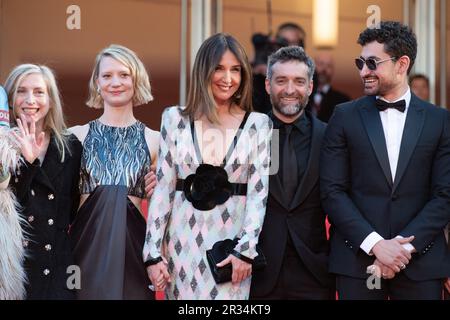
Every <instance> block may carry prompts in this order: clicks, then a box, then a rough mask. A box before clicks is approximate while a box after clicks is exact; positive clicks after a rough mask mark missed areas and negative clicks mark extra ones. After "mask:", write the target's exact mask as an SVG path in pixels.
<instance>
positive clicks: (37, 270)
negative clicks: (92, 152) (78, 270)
mask: <svg viewBox="0 0 450 320" xmlns="http://www.w3.org/2000/svg"><path fill="white" fill-rule="evenodd" d="M68 145H69V148H70V153H69V152H66V155H65V159H64V162H62V163H61V155H60V153H59V151H58V149H57V146H56V143H55V139H54V137H53V136H52V138H51V141H50V144H49V146H48V150H47V153H46V155H45V158H44V161H43V163H42V166H40V162H39V160H36V161H35V162H34V163H32V164H30V163H25V165H23V166H21V167H20V170H18V172H17V175H16V176H14V177H12V179H11V185H12V187H13V190H14V191H15V194H16V196H17V199H18V201H19V203H20V205H21V206H22V215H23V217H24V220H25V223H24V224H25V226H24V230H25V232H27V233H28V236H27V238H28V239H27V240H26V241H24V243H23V245H24V247H26V249H27V258H26V261H25V269H26V272H27V277H28V285H27V298H28V299H71V298H73V297H74V296H73V292H72V291H70V290H69V289H68V288H67V279H68V277H69V276H70V275H71V274H68V273H67V272H66V271H67V267H68V266H70V265H72V264H73V257H72V253H71V248H70V242H69V237H68V228H69V225H70V222H71V219H72V218H73V217H74V215H75V213H76V210H77V209H78V203H79V192H78V181H79V172H80V158H81V152H82V146H81V143H80V142H79V141H78V140H77V138H76V137H75V136H73V135H71V136H70V138H69V142H68Z"/></svg>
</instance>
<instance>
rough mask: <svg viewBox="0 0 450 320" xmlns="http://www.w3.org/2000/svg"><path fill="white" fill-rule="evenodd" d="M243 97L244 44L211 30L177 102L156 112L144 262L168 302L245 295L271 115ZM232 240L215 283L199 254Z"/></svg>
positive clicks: (247, 91)
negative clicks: (227, 270)
mask: <svg viewBox="0 0 450 320" xmlns="http://www.w3.org/2000/svg"><path fill="white" fill-rule="evenodd" d="M251 96H252V94H251V69H250V65H249V63H248V59H247V56H246V54H245V52H244V49H243V48H242V46H241V45H240V44H239V43H238V42H237V41H236V39H234V38H233V37H232V36H230V35H227V34H222V33H220V34H216V35H214V36H212V37H210V38H209V39H207V40H206V41H205V42H204V43H203V44H202V46H201V47H200V49H199V51H198V53H197V56H196V59H195V63H194V68H193V71H192V77H191V86H190V89H189V97H188V102H187V105H186V107H172V108H168V109H166V111H165V112H164V114H163V117H162V124H161V140H160V151H159V155H160V157H159V159H158V165H157V171H156V172H157V174H156V175H157V177H158V182H157V184H156V188H155V190H154V193H153V196H152V199H151V202H150V206H149V211H148V212H149V216H148V222H147V236H146V238H145V239H146V243H145V247H144V261H145V263H146V265H147V266H148V268H147V271H148V274H149V278H150V279H151V281H152V283H153V285H154V286H155V287H156V289H158V290H162V289H165V293H166V297H167V298H168V299H248V296H249V290H250V281H251V273H252V261H253V259H254V258H255V257H256V256H257V252H256V244H257V243H258V237H259V233H260V231H261V227H262V224H263V220H264V215H265V211H266V201H267V195H268V183H269V176H268V165H269V146H270V141H271V134H272V122H271V120H270V119H269V118H268V117H267V116H266V115H264V114H261V113H257V112H252V104H251ZM234 238H237V239H239V240H237V239H236V240H237V242H236V243H235V244H234V250H233V251H232V253H231V254H230V255H229V256H227V257H226V258H225V259H224V260H223V261H221V262H220V263H219V266H220V267H223V266H225V265H228V264H230V265H231V268H232V277H231V281H229V282H225V283H220V284H218V283H216V282H215V280H214V278H213V274H212V272H211V269H210V266H209V265H208V261H207V257H206V251H207V250H208V249H211V248H212V247H213V245H214V244H215V243H216V242H218V241H221V240H225V239H234ZM166 259H167V261H166Z"/></svg>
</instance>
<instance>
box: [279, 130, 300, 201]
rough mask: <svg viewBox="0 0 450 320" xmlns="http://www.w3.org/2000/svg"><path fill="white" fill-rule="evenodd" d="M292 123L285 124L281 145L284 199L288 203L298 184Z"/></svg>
mask: <svg viewBox="0 0 450 320" xmlns="http://www.w3.org/2000/svg"><path fill="white" fill-rule="evenodd" d="M292 129H293V125H291V124H285V125H284V130H285V134H286V135H285V138H284V145H283V186H284V190H285V193H286V200H287V201H288V202H289V204H290V203H291V201H292V198H294V195H295V191H296V190H297V186H298V182H297V180H298V170H297V156H296V155H295V149H294V144H293V141H292V139H291V133H292Z"/></svg>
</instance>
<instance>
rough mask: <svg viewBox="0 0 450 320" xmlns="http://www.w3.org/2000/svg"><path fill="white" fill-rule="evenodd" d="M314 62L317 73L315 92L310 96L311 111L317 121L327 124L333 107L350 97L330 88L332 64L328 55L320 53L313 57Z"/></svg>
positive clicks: (332, 71)
mask: <svg viewBox="0 0 450 320" xmlns="http://www.w3.org/2000/svg"><path fill="white" fill-rule="evenodd" d="M314 62H315V64H316V73H317V83H316V86H317V90H316V92H315V94H314V95H313V96H312V103H311V104H310V106H311V111H312V113H313V114H314V115H316V116H317V118H319V120H322V121H323V122H328V120H330V117H331V115H332V114H333V111H334V108H335V106H336V105H338V104H341V103H344V102H347V101H349V100H350V97H349V96H347V95H346V94H345V93H342V92H340V91H338V90H335V89H334V88H333V87H332V86H331V79H332V78H333V74H334V62H333V58H332V57H331V54H330V53H328V52H321V53H320V54H318V55H317V56H316V57H315V59H314Z"/></svg>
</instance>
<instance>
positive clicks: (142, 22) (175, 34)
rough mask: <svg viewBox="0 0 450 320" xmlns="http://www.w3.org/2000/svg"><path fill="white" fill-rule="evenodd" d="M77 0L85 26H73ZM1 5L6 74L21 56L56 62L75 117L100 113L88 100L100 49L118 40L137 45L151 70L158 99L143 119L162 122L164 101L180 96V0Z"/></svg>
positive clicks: (6, 1) (1, 60)
mask: <svg viewBox="0 0 450 320" xmlns="http://www.w3.org/2000/svg"><path fill="white" fill-rule="evenodd" d="M71 4H76V5H78V6H79V7H80V9H81V30H68V29H67V27H66V20H67V18H68V17H69V15H68V14H67V13H66V10H67V7H68V6H70V5H71ZM0 5H1V6H0V10H1V12H0V14H1V16H0V18H1V21H0V23H1V25H0V79H1V82H2V83H3V82H4V80H5V78H6V77H7V75H8V73H9V72H10V70H11V69H12V68H13V67H14V66H15V65H17V64H20V63H26V62H33V63H41V64H46V65H49V66H50V67H52V68H53V69H54V70H55V71H56V73H57V76H58V82H59V85H60V88H61V92H62V96H63V100H64V103H65V111H66V115H67V119H68V123H69V124H70V125H74V124H80V123H85V122H86V121H88V120H91V119H94V118H96V117H98V116H99V114H100V113H101V111H97V110H92V109H89V108H88V107H87V106H86V105H85V104H84V102H85V101H86V99H87V93H88V90H87V86H88V81H89V78H90V75H91V71H92V68H93V64H94V60H95V56H96V55H97V53H98V52H99V51H100V50H101V49H102V48H104V47H106V46H108V45H109V44H111V43H117V44H121V45H124V46H127V47H129V48H130V49H132V50H134V51H135V52H136V53H137V54H138V55H139V57H140V58H141V59H142V61H143V62H144V64H145V65H146V67H147V71H149V73H150V77H151V81H152V89H153V93H154V97H155V101H154V102H151V103H150V104H149V105H145V106H140V107H137V108H136V110H135V111H136V116H137V117H138V118H139V119H140V120H141V121H143V122H145V123H146V124H147V125H148V126H150V127H152V128H154V129H158V130H159V122H160V115H161V112H162V110H163V108H164V107H165V106H169V105H173V104H176V103H177V102H178V91H179V83H178V78H179V61H180V55H179V51H180V50H179V42H180V35H179V34H180V31H179V30H180V5H179V1H178V0H159V1H158V0H150V1H148V0H89V1H88V0H72V1H70V0H1V1H0Z"/></svg>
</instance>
